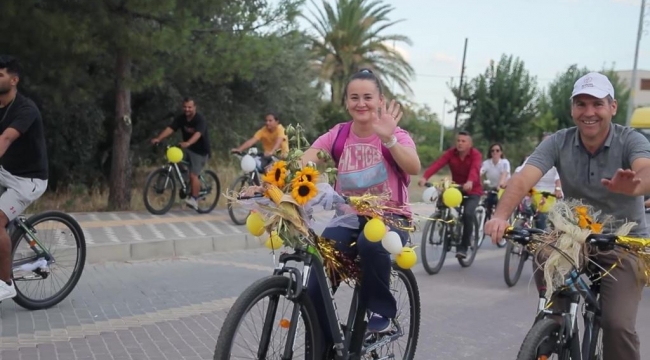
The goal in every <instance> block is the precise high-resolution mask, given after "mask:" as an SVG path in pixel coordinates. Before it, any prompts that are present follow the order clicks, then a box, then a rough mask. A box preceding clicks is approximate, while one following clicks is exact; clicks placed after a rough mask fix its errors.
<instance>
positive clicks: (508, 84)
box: [466, 55, 537, 142]
mask: <svg viewBox="0 0 650 360" xmlns="http://www.w3.org/2000/svg"><path fill="white" fill-rule="evenodd" d="M471 88H472V96H471V98H472V104H471V112H470V116H469V119H468V120H467V124H466V126H467V127H468V128H470V129H473V131H474V132H476V133H479V134H480V135H481V136H482V138H483V139H484V140H486V141H489V142H504V141H512V140H513V139H522V138H523V137H524V136H526V135H527V134H528V130H529V128H530V124H531V122H532V120H533V119H534V118H535V115H536V109H535V102H534V100H535V97H536V92H537V91H536V80H535V78H534V77H532V76H531V75H529V73H528V71H527V70H526V69H525V67H524V63H523V61H521V60H519V58H513V56H512V55H511V56H506V55H503V56H502V57H501V59H500V60H499V62H498V63H495V62H494V61H492V62H491V64H490V66H488V68H487V69H486V70H485V73H483V74H481V75H479V76H478V77H477V78H475V79H474V80H473V81H472V86H471Z"/></svg>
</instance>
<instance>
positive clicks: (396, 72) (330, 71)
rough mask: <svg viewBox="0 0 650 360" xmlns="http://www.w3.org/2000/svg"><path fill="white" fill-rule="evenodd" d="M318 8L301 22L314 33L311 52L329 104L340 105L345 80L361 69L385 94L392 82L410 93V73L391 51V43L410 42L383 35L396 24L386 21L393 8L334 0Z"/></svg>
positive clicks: (364, 1) (375, 0) (365, 0)
mask: <svg viewBox="0 0 650 360" xmlns="http://www.w3.org/2000/svg"><path fill="white" fill-rule="evenodd" d="M312 3H313V4H314V6H315V7H317V8H318V6H317V5H316V4H315V3H314V2H312ZM322 5H323V8H322V9H318V14H317V15H316V14H314V13H313V12H312V14H311V15H312V18H308V17H305V18H306V20H307V21H308V22H309V23H310V24H311V26H312V28H313V29H314V30H315V31H316V35H315V36H313V37H312V51H313V53H314V59H315V64H316V67H317V69H318V71H319V79H320V81H324V82H327V83H329V84H330V89H331V99H332V102H339V101H341V99H342V94H343V87H344V85H345V83H346V81H347V79H348V78H349V77H350V76H351V75H352V74H353V73H355V72H356V71H358V70H359V69H360V68H363V67H368V68H371V69H373V71H376V72H377V73H378V76H379V78H380V81H381V82H382V84H383V87H384V88H385V89H386V90H388V87H387V86H386V84H388V82H389V81H393V82H395V83H396V84H397V85H398V86H399V87H400V88H401V89H402V90H403V91H405V92H407V93H411V88H410V87H409V85H408V82H409V80H410V79H411V77H412V76H413V74H414V70H413V68H412V67H411V66H410V65H409V63H408V62H407V61H406V60H405V59H404V57H403V56H402V54H400V53H399V51H397V50H396V49H395V48H394V47H392V44H394V43H395V44H401V43H406V44H408V45H411V40H410V39H409V38H408V37H406V36H403V35H385V34H384V32H385V31H386V30H387V29H389V28H390V27H392V26H393V25H395V24H397V23H399V22H400V21H391V20H390V19H389V17H388V16H389V14H390V13H391V12H392V11H393V10H394V8H393V7H391V6H390V5H386V4H382V1H381V0H372V1H369V0H337V2H336V4H335V6H332V4H330V3H328V2H327V0H323V4H322Z"/></svg>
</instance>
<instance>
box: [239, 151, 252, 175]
mask: <svg viewBox="0 0 650 360" xmlns="http://www.w3.org/2000/svg"><path fill="white" fill-rule="evenodd" d="M240 165H241V169H242V170H244V172H247V173H249V172H251V171H254V170H255V159H253V157H252V156H250V155H244V157H242V158H241V163H240Z"/></svg>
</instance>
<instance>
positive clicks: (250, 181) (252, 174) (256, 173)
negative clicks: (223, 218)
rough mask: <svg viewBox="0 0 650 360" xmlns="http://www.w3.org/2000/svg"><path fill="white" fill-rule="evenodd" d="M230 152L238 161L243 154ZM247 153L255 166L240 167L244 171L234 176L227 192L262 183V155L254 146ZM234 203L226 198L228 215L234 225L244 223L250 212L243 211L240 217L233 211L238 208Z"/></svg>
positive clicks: (236, 191)
mask: <svg viewBox="0 0 650 360" xmlns="http://www.w3.org/2000/svg"><path fill="white" fill-rule="evenodd" d="M232 154H233V155H235V156H236V157H237V158H238V159H239V160H240V161H241V159H242V158H243V157H244V156H245V154H244V153H243V152H232ZM248 155H250V156H252V157H253V158H254V159H255V163H256V167H255V169H254V170H253V171H247V170H246V169H242V171H244V173H243V174H242V175H240V176H239V177H238V178H236V179H235V180H234V181H233V182H232V184H230V186H229V187H228V193H229V194H231V193H239V192H241V191H242V189H244V188H245V187H247V186H260V185H261V184H262V178H261V177H262V173H264V169H262V162H261V157H262V155H260V154H258V152H257V148H254V147H253V148H250V149H248ZM273 160H274V161H275V160H277V158H275V157H273ZM235 205H236V204H235V203H234V202H233V201H232V200H230V199H228V202H227V207H228V215H230V219H231V220H232V222H233V223H235V225H244V224H245V223H246V218H248V215H249V214H250V211H245V212H244V213H243V215H242V216H241V217H240V216H237V215H236V214H235V212H236V211H237V210H238V209H237V207H236V206H235Z"/></svg>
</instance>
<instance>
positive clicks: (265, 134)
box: [231, 113, 289, 168]
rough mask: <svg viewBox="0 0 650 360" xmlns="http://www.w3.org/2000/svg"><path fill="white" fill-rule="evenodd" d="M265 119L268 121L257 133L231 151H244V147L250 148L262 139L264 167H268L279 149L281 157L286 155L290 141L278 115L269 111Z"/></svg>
mask: <svg viewBox="0 0 650 360" xmlns="http://www.w3.org/2000/svg"><path fill="white" fill-rule="evenodd" d="M264 119H265V121H266V124H265V125H264V127H262V128H261V129H259V130H257V132H256V133H255V135H253V137H252V138H250V139H248V140H246V142H245V143H243V144H242V145H241V146H239V147H237V148H234V149H232V150H231V152H242V151H243V149H248V148H250V147H251V146H253V145H255V144H256V143H257V142H258V141H261V142H262V149H263V150H264V156H263V157H262V168H266V167H267V166H268V165H269V164H270V163H271V161H272V156H273V155H275V153H276V151H278V149H279V150H280V156H279V157H285V156H287V153H288V152H289V142H288V139H287V136H286V134H285V133H284V127H283V126H282V125H281V124H280V119H279V118H278V116H277V115H275V114H273V113H268V114H266V116H265V117H264Z"/></svg>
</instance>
